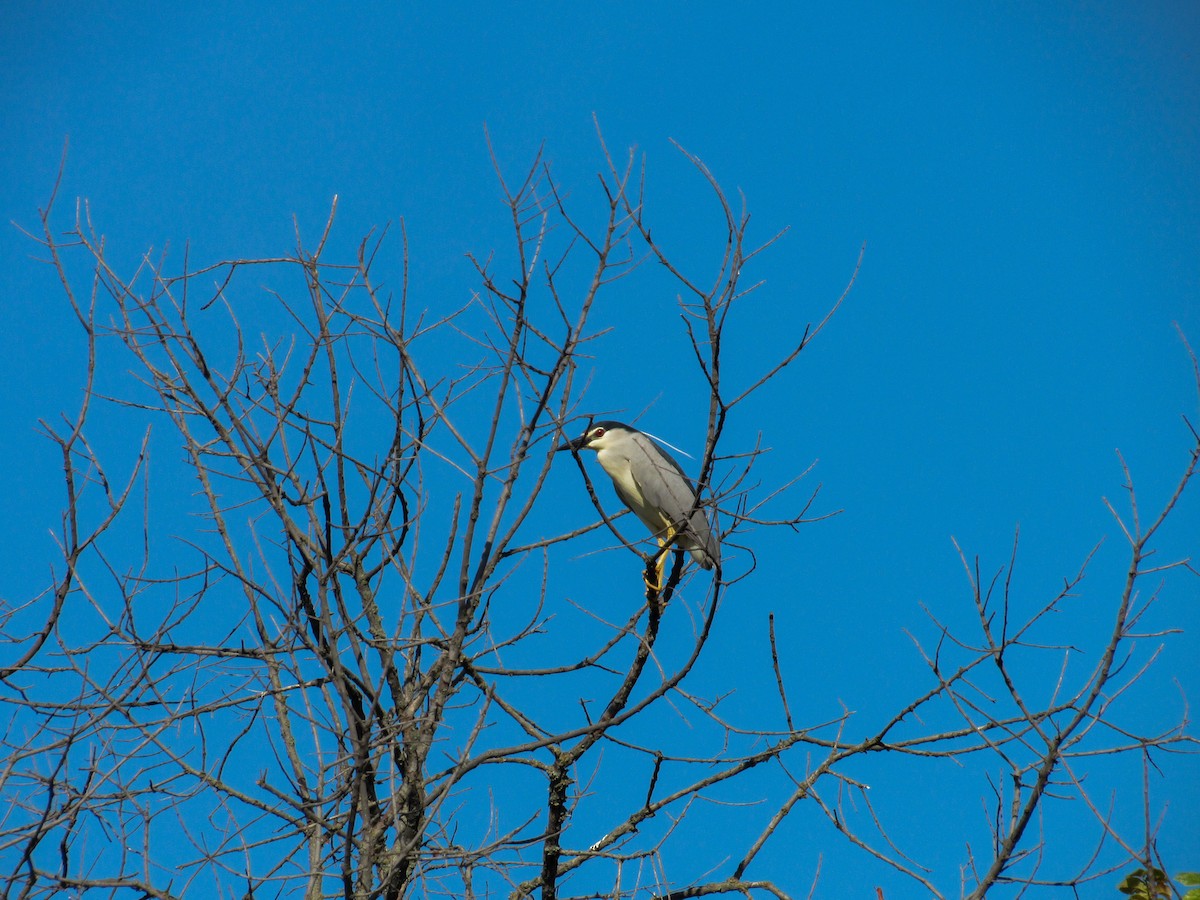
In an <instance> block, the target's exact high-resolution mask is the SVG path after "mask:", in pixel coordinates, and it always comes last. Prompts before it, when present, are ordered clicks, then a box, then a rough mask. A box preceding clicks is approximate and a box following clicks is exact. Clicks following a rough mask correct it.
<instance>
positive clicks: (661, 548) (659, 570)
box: [642, 527, 675, 591]
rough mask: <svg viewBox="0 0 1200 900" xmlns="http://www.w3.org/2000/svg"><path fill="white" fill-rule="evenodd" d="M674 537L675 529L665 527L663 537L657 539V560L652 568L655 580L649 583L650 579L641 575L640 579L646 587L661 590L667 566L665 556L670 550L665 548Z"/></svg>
mask: <svg viewBox="0 0 1200 900" xmlns="http://www.w3.org/2000/svg"><path fill="white" fill-rule="evenodd" d="M674 539H675V529H674V528H669V527H668V528H667V534H666V537H665V538H659V539H658V561H657V562H656V563H655V566H654V570H655V575H656V577H657V581H656V583H654V584H651V583H650V579H649V578H646V577H645V576H644V575H643V576H642V580H643V581H645V582H646V587H647V588H648V589H650V590H652V591H661V590H662V589H663V574H664V572H665V570H666V567H667V557H668V556H670V553H671V551H670V550H669V549H667V548H669V547H670V546H671V541H673V540H674Z"/></svg>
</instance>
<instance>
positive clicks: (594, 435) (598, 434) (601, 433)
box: [592, 428, 604, 440]
mask: <svg viewBox="0 0 1200 900" xmlns="http://www.w3.org/2000/svg"><path fill="white" fill-rule="evenodd" d="M602 437H604V429H603V428H597V429H596V430H595V431H593V432H592V440H595V439H596V438H602Z"/></svg>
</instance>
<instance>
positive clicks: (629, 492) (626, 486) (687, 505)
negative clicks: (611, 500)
mask: <svg viewBox="0 0 1200 900" xmlns="http://www.w3.org/2000/svg"><path fill="white" fill-rule="evenodd" d="M558 449H559V450H560V451H562V450H574V451H579V450H595V451H596V459H597V460H599V462H600V468H602V469H604V471H605V472H607V473H608V476H609V477H610V478H611V479H612V481H613V487H614V488H616V490H617V496H618V497H619V498H620V499H621V502H622V503H624V504H625V505H626V506H628V507H629V508H630V509H631V510H632V511H633V513H634V515H636V516H637V517H638V518H639V519H641V520H642V524H643V525H645V526H646V527H647V528H649V529H650V533H651V534H653V535H654V537H655V538H656V539H657V540H658V545H659V547H665V546H667V545H668V544H675V545H676V546H677V547H679V548H680V549H681V550H687V551H688V552H689V553H690V554H691V556H692V559H694V560H695V561H696V562H698V563H699V564H700V566H701V567H702V568H705V569H711V568H712V567H713V566H715V565H718V564H719V563H720V562H721V548H720V545H719V543H718V542H717V539H716V536H715V535H714V534H713V530H712V528H711V527H710V525H709V521H708V516H706V515H705V513H704V510H703V509H702V508H701V507H700V505H699V503H698V501H697V499H696V498H697V494H696V487H695V485H693V484H692V482H691V479H689V478H688V477H687V475H685V474H684V471H683V469H682V467H680V465H679V463H677V462H676V461H675V459H674V457H672V456H671V454H669V453H667V451H666V450H664V449H663V448H662V447H660V446H659V445H658V444H656V443H655V442H654V440H653V439H652V438H651V437H650V436H649V435H648V434H646V433H645V432H642V431H638V430H637V429H636V428H633V427H632V426H630V425H625V424H623V423H621V422H611V421H606V422H593V423H592V424H591V425H589V426H588V429H587V431H585V432H584V433H583V436H582V437H578V438H576V439H575V440H573V441H569V442H568V443H566V444H564V445H563V446H561V447H559V448H558ZM665 558H666V554H665V553H664V554H662V555H660V557H659V560H658V585H657V586H655V585H651V587H657V588H661V587H662V574H663V563H664V560H665Z"/></svg>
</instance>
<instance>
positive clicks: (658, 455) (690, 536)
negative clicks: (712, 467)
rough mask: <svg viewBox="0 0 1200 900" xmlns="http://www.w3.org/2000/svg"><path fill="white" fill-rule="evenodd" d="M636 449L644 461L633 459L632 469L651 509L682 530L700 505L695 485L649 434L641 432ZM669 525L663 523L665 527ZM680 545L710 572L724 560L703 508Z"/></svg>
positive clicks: (689, 523) (689, 524) (699, 509)
mask: <svg viewBox="0 0 1200 900" xmlns="http://www.w3.org/2000/svg"><path fill="white" fill-rule="evenodd" d="M634 447H635V449H634V450H633V453H634V454H637V455H640V456H641V458H640V459H631V460H630V466H631V469H632V471H633V475H634V481H636V482H637V486H638V490H640V491H641V492H642V498H643V499H644V500H645V502H646V505H647V506H650V507H653V508H654V509H659V510H662V511H664V512H665V513H666V514H667V515H668V517H669V519H670V520H671V524H673V525H674V526H675V527H676V528H679V526H680V523H681V521H682V519H683V517H684V515H685V514H686V513H687V512H688V511H689V510H692V507H693V506H694V505H695V503H696V488H695V486H694V485H693V484H692V481H691V479H690V478H688V477H687V474H686V473H685V472H684V471H683V468H682V467H681V466H680V465H679V463H678V462H676V461H675V459H674V458H673V457H672V456H671V455H670V454H669V453H667V452H666V451H665V450H663V449H662V448H661V447H659V446H658V444H656V443H654V441H653V440H651V439H650V438H649V437H647V436H646V435H644V434H641V433H638V434H637V435H636V436H635V438H634ZM639 474H640V475H642V477H638V476H639ZM667 524H668V523H667V522H666V521H664V522H663V525H664V526H665V525H667ZM679 544H680V546H681V547H683V548H684V549H685V550H689V551H691V554H692V558H693V559H695V560H696V562H698V563H700V565H701V566H703V567H704V568H706V569H711V568H712V567H713V565H714V564H716V563H718V562H720V561H721V550H720V546H719V545H718V543H717V540H716V538H715V537H714V535H713V533H712V528H711V527H710V525H709V521H708V517H707V516H706V515H705V514H704V509H703V507H700V508H697V509H695V510H692V514H691V516H690V517H689V518H688V522H687V531H686V532H685V533H684V534H683V535H681V537H680V540H679Z"/></svg>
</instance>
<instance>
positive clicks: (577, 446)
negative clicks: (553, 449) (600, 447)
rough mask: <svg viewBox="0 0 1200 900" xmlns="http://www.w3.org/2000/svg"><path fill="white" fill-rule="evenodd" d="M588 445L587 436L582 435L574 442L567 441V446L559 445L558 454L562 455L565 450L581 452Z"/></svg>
mask: <svg viewBox="0 0 1200 900" xmlns="http://www.w3.org/2000/svg"><path fill="white" fill-rule="evenodd" d="M586 443H587V435H586V434H585V435H580V436H579V437H577V438H575V440H573V441H567V442H566V443H565V444H561V445H559V447H558V451H557V452H559V453H562V452H563V451H564V450H581V449H583V447H584V445H585V444H586Z"/></svg>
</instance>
